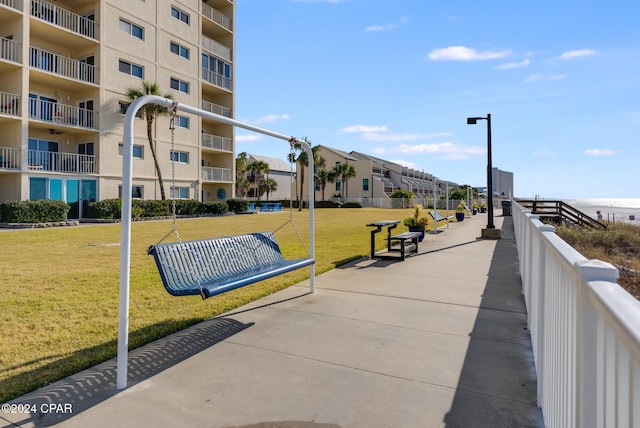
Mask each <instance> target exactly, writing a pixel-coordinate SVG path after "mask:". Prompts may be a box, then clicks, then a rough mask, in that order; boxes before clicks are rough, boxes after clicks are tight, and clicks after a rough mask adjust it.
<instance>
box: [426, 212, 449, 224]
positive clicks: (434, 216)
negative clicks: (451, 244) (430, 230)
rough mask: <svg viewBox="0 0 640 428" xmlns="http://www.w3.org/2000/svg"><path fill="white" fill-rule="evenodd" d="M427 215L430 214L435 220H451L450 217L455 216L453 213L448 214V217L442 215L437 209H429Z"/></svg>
mask: <svg viewBox="0 0 640 428" xmlns="http://www.w3.org/2000/svg"><path fill="white" fill-rule="evenodd" d="M429 215H430V216H431V218H432V219H434V220H435V221H436V222H438V221H442V220H451V219H452V218H456V216H455V215H450V216H448V217H445V216H443V215H442V214H440V212H439V211H430V212H429Z"/></svg>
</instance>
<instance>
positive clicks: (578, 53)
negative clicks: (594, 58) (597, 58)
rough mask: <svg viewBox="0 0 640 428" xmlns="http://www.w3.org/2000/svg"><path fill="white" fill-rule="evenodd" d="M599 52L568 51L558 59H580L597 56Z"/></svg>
mask: <svg viewBox="0 0 640 428" xmlns="http://www.w3.org/2000/svg"><path fill="white" fill-rule="evenodd" d="M597 53H598V52H597V51H594V50H593V49H578V50H575V51H567V52H564V53H563V54H562V55H560V56H559V57H557V59H573V58H580V57H583V56H591V55H595V54H597Z"/></svg>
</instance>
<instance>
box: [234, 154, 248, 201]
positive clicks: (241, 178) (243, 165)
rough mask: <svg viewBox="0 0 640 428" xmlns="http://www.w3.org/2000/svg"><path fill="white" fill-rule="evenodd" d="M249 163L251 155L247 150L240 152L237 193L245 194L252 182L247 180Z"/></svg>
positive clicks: (237, 168) (237, 163) (237, 159)
mask: <svg viewBox="0 0 640 428" xmlns="http://www.w3.org/2000/svg"><path fill="white" fill-rule="evenodd" d="M248 165H249V155H248V154H247V152H241V153H238V156H237V157H236V195H239V196H244V195H246V193H247V191H248V190H249V187H250V186H251V184H250V183H249V180H247V166H248Z"/></svg>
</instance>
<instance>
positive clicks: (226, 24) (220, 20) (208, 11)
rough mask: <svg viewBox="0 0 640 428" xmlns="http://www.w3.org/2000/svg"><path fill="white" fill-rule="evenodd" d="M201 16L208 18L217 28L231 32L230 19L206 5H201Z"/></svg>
mask: <svg viewBox="0 0 640 428" xmlns="http://www.w3.org/2000/svg"><path fill="white" fill-rule="evenodd" d="M202 15H203V16H205V17H206V18H209V19H210V20H212V21H213V22H215V23H216V24H218V25H219V26H221V27H223V28H226V29H227V30H229V31H233V29H232V27H231V25H232V22H231V18H229V17H228V16H227V15H225V14H224V13H222V12H220V11H218V10H216V9H214V8H212V7H211V6H209V5H208V4H206V3H202Z"/></svg>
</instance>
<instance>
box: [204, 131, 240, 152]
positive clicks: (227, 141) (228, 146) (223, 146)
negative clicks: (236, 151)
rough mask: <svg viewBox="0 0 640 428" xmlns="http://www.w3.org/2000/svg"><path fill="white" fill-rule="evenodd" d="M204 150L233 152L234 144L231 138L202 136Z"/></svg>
mask: <svg viewBox="0 0 640 428" xmlns="http://www.w3.org/2000/svg"><path fill="white" fill-rule="evenodd" d="M202 148H204V149H212V150H219V151H223V152H231V151H233V142H232V140H231V138H226V137H221V136H219V135H211V134H204V133H203V134H202Z"/></svg>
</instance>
